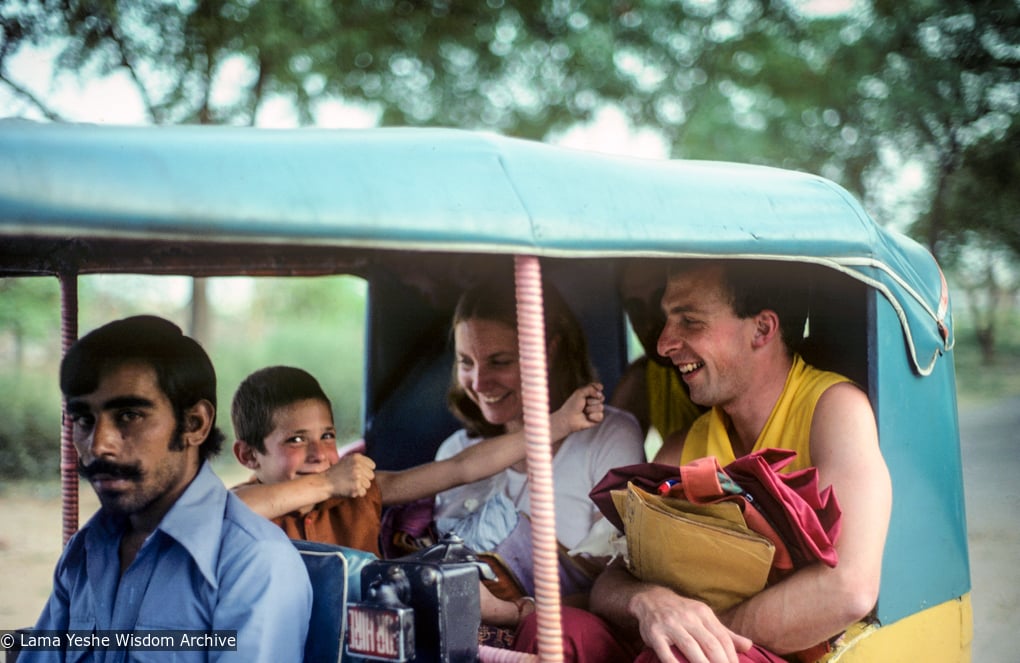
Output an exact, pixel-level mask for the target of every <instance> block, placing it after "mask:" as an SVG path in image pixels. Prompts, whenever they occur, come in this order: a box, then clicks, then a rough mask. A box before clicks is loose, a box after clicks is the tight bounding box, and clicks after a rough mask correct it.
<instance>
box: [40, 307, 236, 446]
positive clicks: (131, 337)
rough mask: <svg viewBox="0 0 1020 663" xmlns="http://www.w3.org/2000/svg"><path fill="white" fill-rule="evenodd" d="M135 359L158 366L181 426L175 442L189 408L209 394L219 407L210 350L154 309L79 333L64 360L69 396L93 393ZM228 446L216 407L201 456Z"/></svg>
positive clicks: (159, 379)
mask: <svg viewBox="0 0 1020 663" xmlns="http://www.w3.org/2000/svg"><path fill="white" fill-rule="evenodd" d="M134 361H137V362H141V363H143V364H146V365H148V366H151V367H152V369H153V371H155V373H156V380H157V383H158V384H159V388H160V390H161V391H162V392H163V393H164V394H165V395H166V397H167V399H168V400H169V401H170V404H171V406H172V407H173V411H174V419H175V421H176V422H177V430H176V431H175V432H174V439H173V440H172V441H171V443H172V444H175V443H176V442H175V441H176V440H178V439H179V437H180V435H181V433H182V432H183V430H184V415H185V412H187V410H188V409H190V408H191V407H193V406H194V405H195V404H196V403H198V402H199V401H201V400H206V401H209V402H210V403H211V404H212V406H213V408H214V410H215V408H216V372H215V370H214V369H213V365H212V362H211V361H210V360H209V355H207V354H206V352H205V350H203V349H202V346H201V345H199V344H198V342H197V341H195V340H194V339H192V338H189V337H187V336H185V335H184V334H183V333H182V332H181V329H180V327H178V326H177V325H175V324H174V323H172V322H170V321H169V320H164V319H163V318H159V317H156V316H154V315H138V316H134V317H130V318H125V319H123V320H115V321H114V322H110V323H108V324H106V325H103V326H102V327H99V328H98V329H95V330H93V331H91V332H89V333H88V334H86V335H85V336H83V337H82V338H80V339H78V340H77V341H76V342H75V343H74V344H73V345H72V346H71V347H70V349H68V351H67V354H66V355H64V359H63V360H62V361H61V363H60V390H61V391H62V392H63V394H64V398H67V399H70V398H73V397H75V396H81V395H83V394H89V393H92V392H93V391H95V390H96V389H98V388H99V382H100V381H101V380H102V378H103V376H104V375H105V374H106V373H108V372H109V371H110V370H111V369H114V368H116V367H118V366H121V365H122V364H124V363H127V362H134ZM222 446H223V433H222V432H221V431H220V430H219V429H218V428H217V427H216V416H215V411H214V413H213V421H212V427H211V428H210V429H209V434H208V435H207V436H206V438H205V440H203V442H202V444H201V445H200V446H199V448H198V453H199V459H200V461H204V460H206V459H208V458H212V457H213V456H215V455H216V454H217V453H219V451H220V448H221V447H222ZM175 448H176V447H175Z"/></svg>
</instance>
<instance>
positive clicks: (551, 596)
mask: <svg viewBox="0 0 1020 663" xmlns="http://www.w3.org/2000/svg"><path fill="white" fill-rule="evenodd" d="M514 276H515V279H516V288H517V338H518V343H519V345H520V354H521V384H522V390H523V394H524V435H525V439H526V441H527V458H528V494H529V496H530V498H531V543H532V550H533V554H534V565H535V603H536V608H537V612H538V657H539V660H540V661H550V662H553V661H555V662H557V663H559V662H562V661H563V637H562V626H561V624H560V579H559V569H558V566H557V548H556V512H555V510H554V508H553V473H552V445H551V442H550V439H549V438H550V433H549V377H548V375H549V373H548V368H547V364H546V348H545V318H544V314H543V307H542V271H541V266H540V265H539V262H538V258H537V257H535V256H515V257H514Z"/></svg>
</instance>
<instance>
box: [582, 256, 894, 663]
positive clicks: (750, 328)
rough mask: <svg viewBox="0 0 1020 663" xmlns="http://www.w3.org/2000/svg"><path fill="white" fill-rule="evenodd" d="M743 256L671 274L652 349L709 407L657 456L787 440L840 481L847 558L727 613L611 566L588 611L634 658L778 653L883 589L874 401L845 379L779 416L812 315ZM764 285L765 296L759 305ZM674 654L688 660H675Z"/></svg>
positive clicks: (836, 627) (826, 634)
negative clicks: (788, 301)
mask: <svg viewBox="0 0 1020 663" xmlns="http://www.w3.org/2000/svg"><path fill="white" fill-rule="evenodd" d="M736 262H737V261H732V262H730V263H718V262H716V263H698V264H696V265H695V266H694V267H693V268H690V269H686V270H684V271H678V272H674V273H672V274H671V275H670V277H669V278H668V280H667V286H666V291H665V294H664V295H663V298H662V306H663V309H664V311H665V313H666V315H667V321H666V325H665V327H664V328H663V330H662V334H661V335H660V338H659V344H658V350H659V352H660V354H662V355H664V356H667V357H669V358H670V360H671V361H672V362H673V363H674V364H675V365H676V366H677V367H678V368H679V369H680V371H681V373H682V374H683V376H684V381H685V382H686V383H687V385H688V386H689V388H690V391H691V398H692V400H693V401H694V402H696V403H699V404H701V405H706V406H712V408H713V409H712V410H711V411H710V412H708V413H706V414H705V415H703V417H702V418H701V419H699V420H698V423H696V424H695V425H694V426H692V428H691V430H690V431H689V432H688V433H687V434H686V436H674V437H673V438H671V439H670V440H667V443H666V444H665V445H664V446H663V448H662V449H661V450H660V452H659V454H658V455H657V456H656V458H655V460H656V461H657V462H662V463H671V464H678V463H682V462H688V461H689V460H691V459H693V458H697V457H699V456H705V455H716V456H717V457H719V462H720V463H721V464H722V465H724V466H725V465H726V464H727V463H728V462H730V461H731V460H733V458H734V457H736V456H743V455H745V454H748V453H751V452H752V451H754V450H757V449H758V448H762V447H766V446H773V447H775V446H783V447H785V448H793V449H794V450H796V451H798V459H797V460H798V464H797V466H796V467H791V468H790V469H797V468H798V467H803V466H806V465H813V466H814V467H816V468H817V469H818V473H819V482H820V487H824V486H826V485H831V486H833V488H834V490H835V492H836V495H837V497H838V499H839V500H840V503H841V506H842V509H843V519H842V534H841V535H840V538H839V540H838V542H837V544H836V547H837V551H838V554H839V563H838V564H837V566H836V567H835V568H828V567H826V566H825V565H823V564H820V563H819V564H814V565H811V566H807V567H804V568H802V569H800V570H799V571H797V572H795V573H793V574H792V575H790V576H788V577H787V578H785V579H783V580H782V581H780V582H778V583H776V584H774V585H772V586H770V587H768V588H766V589H765V590H763V591H762V592H761V593H759V594H757V595H755V596H753V597H752V598H750V599H748V600H747V601H745V602H743V603H741V604H739V605H737V606H736V607H734V608H732V609H730V610H728V611H726V612H724V613H721V614H715V613H713V612H712V610H711V609H709V608H708V606H706V605H705V604H704V603H701V602H699V601H695V600H692V599H688V598H685V597H683V596H680V595H679V594H677V593H675V592H673V591H672V590H670V589H667V588H665V587H661V586H656V585H652V584H646V583H642V582H640V581H638V580H637V579H636V578H634V577H633V576H632V575H631V574H630V573H629V572H628V571H627V570H626V569H625V568H624V567H623V566H622V565H621V564H614V565H613V566H611V567H610V568H609V569H607V570H606V571H605V572H604V573H603V574H602V575H601V576H600V577H599V579H598V580H597V581H596V584H595V587H594V589H593V591H592V595H591V608H592V610H593V612H595V613H596V614H599V615H600V616H602V617H603V618H604V619H605V620H606V621H608V622H609V623H611V624H617V625H620V626H622V627H624V628H626V629H627V630H628V631H629V633H630V634H632V635H636V634H640V637H641V639H642V640H643V641H644V643H645V645H646V647H645V650H644V652H643V653H642V654H641V655H640V656H639V657H638V660H640V661H653V660H655V658H656V656H657V657H658V659H659V660H661V661H672V660H690V661H692V662H698V663H700V662H705V661H707V662H709V663H722V662H726V663H732V662H734V661H738V660H744V661H762V660H765V661H768V660H779V659H778V658H776V657H775V656H774V655H773V654H772V653H771V652H775V653H778V654H783V655H786V654H790V653H792V652H799V651H803V650H806V649H809V648H812V647H813V646H815V645H817V644H818V643H820V642H824V641H826V640H828V639H829V638H831V637H833V636H835V635H837V634H839V633H841V632H842V631H843V630H845V629H846V628H847V627H848V626H850V625H851V624H853V623H854V622H856V621H858V620H860V619H862V618H864V617H865V616H866V615H867V614H868V613H869V612H870V611H871V609H872V608H873V607H874V605H875V602H876V600H877V598H878V590H879V582H880V577H881V566H882V551H883V547H884V543H885V537H886V532H887V530H888V523H889V518H890V510H891V503H892V488H891V482H890V478H889V472H888V469H887V467H886V465H885V461H884V459H883V458H882V455H881V452H880V450H879V446H878V434H877V428H876V424H875V418H874V413H873V412H872V410H871V406H870V403H869V401H868V397H867V395H866V394H865V393H864V392H863V391H862V390H861V389H859V388H858V387H857V386H856V385H854V384H852V383H851V382H849V381H837V382H835V383H834V384H832V385H831V386H829V387H828V388H827V389H825V390H824V392H822V393H821V394H820V397H818V398H817V403H816V405H815V406H814V408H813V413H811V414H805V413H804V412H800V413H798V412H796V411H793V410H790V411H787V412H785V413H783V414H784V415H786V417H787V418H785V419H783V418H782V417H783V415H781V414H779V412H778V410H776V411H775V412H774V409H775V408H776V405H777V403H778V402H779V400H780V397H781V395H783V394H784V391H785V390H786V389H787V388H788V386H789V385H790V384H791V383H792V382H793V379H792V378H791V377H790V376H791V375H793V372H794V371H797V370H812V371H813V370H815V369H813V368H811V367H810V366H807V365H806V364H804V362H803V360H802V359H801V358H800V356H799V355H797V354H796V353H795V352H794V350H793V348H794V347H795V346H796V339H799V338H800V336H801V330H802V329H803V325H804V316H803V315H800V316H797V315H796V314H791V313H789V312H787V310H786V309H785V307H784V305H782V304H781V303H780V302H781V301H782V298H781V295H782V294H784V293H783V291H784V290H787V288H789V287H790V284H789V283H786V284H783V283H780V282H777V281H776V280H775V278H774V276H775V274H774V273H770V272H769V271H768V270H772V271H773V272H774V271H775V270H777V269H781V268H779V267H777V266H775V265H772V266H769V267H768V268H766V269H765V270H762V269H757V270H756V269H754V264H753V263H750V264H748V266H747V267H744V266H738V265H737V264H736ZM763 284H764V289H766V290H771V292H760V293H759V294H760V295H763V296H765V298H763V299H758V300H757V301H754V299H753V297H754V294H755V293H754V291H756V290H761V289H763ZM777 294H778V295H780V297H779V298H777V297H775V295H777ZM769 295H771V301H770V298H769ZM808 412H810V406H809V407H808ZM798 415H799V416H798ZM712 417H716V422H717V424H718V425H720V426H722V435H721V436H719V437H716V438H712V439H715V440H721V441H722V444H721V445H720V448H713V447H711V446H710V443H709V439H710V438H709V426H705V425H704V424H706V423H708V422H710V421H711V418H712ZM773 419H777V420H776V421H774V420H773ZM798 421H800V422H802V425H801V426H800V427H799V430H794V429H795V428H796V427H797V422H798ZM808 422H809V423H808ZM699 424H701V425H699ZM784 429H785V431H784ZM770 431H771V433H770ZM717 432H718V431H717ZM780 432H785V435H782V439H781V440H780V439H779V438H780V435H779V433H780ZM798 447H799V448H798ZM727 455H728V456H729V457H726V456H727ZM671 648H672V653H671ZM677 652H679V653H682V654H683V655H684V656H686V657H687V658H686V659H683V658H677V659H674V655H675V654H676V653H677ZM738 654H740V655H739V657H738ZM590 660H595V659H590Z"/></svg>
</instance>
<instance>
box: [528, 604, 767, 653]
mask: <svg viewBox="0 0 1020 663" xmlns="http://www.w3.org/2000/svg"><path fill="white" fill-rule="evenodd" d="M536 617H537V615H536V614H534V613H532V614H530V615H528V616H527V617H525V618H524V621H523V622H521V626H520V628H519V629H518V630H517V637H516V639H515V640H514V647H513V648H514V650H516V651H520V652H526V653H529V654H537V653H538V620H537V619H536ZM561 621H562V624H563V660H564V661H565V662H566V663H621V662H625V661H634V663H658V661H659V658H658V656H656V655H655V651H654V650H652V649H651V648H649V647H643V648H642V646H641V644H640V643H638V644H637V645H634V644H628V643H626V642H622V641H621V640H620V639H618V638H617V637H616V635H615V633H614V632H613V630H612V628H610V626H609V625H608V624H606V622H604V621H603V620H602V619H600V618H599V617H597V616H595V615H594V614H592V613H590V612H588V611H587V610H580V609H578V608H570V607H567V606H564V607H562V608H561ZM673 655H674V656H676V657H677V660H679V661H680V662H681V663H687V660H688V659H687V657H685V656H683V655H682V654H680V652H678V651H677V650H676V648H674V649H673ZM738 660H739V661H740V663H786V661H785V660H784V659H782V658H780V657H779V656H776V655H775V654H773V653H772V652H770V651H768V650H766V649H763V648H761V647H759V646H757V645H755V646H754V647H752V648H751V649H750V651H748V652H746V653H744V654H740V655H739V659H738Z"/></svg>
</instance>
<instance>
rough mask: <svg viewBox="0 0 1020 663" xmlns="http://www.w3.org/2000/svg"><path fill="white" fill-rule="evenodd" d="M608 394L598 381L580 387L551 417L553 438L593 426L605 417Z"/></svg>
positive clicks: (557, 438) (550, 424) (550, 423)
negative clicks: (603, 390)
mask: <svg viewBox="0 0 1020 663" xmlns="http://www.w3.org/2000/svg"><path fill="white" fill-rule="evenodd" d="M605 404H606V395H605V394H604V393H603V392H602V385H601V384H600V383H598V382H592V383H590V384H586V385H584V386H583V387H579V388H578V389H576V390H575V391H574V393H573V394H571V395H570V398H568V399H567V401H566V402H565V403H564V404H563V407H561V408H560V409H558V410H556V411H555V412H553V413H552V415H551V416H550V417H549V429H550V433H551V436H552V439H553V440H561V439H563V438H565V437H566V436H567V435H570V434H571V433H573V432H575V431H579V430H584V429H586V428H591V427H592V426H595V425H596V424H598V423H601V422H602V420H603V419H604V418H605Z"/></svg>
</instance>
